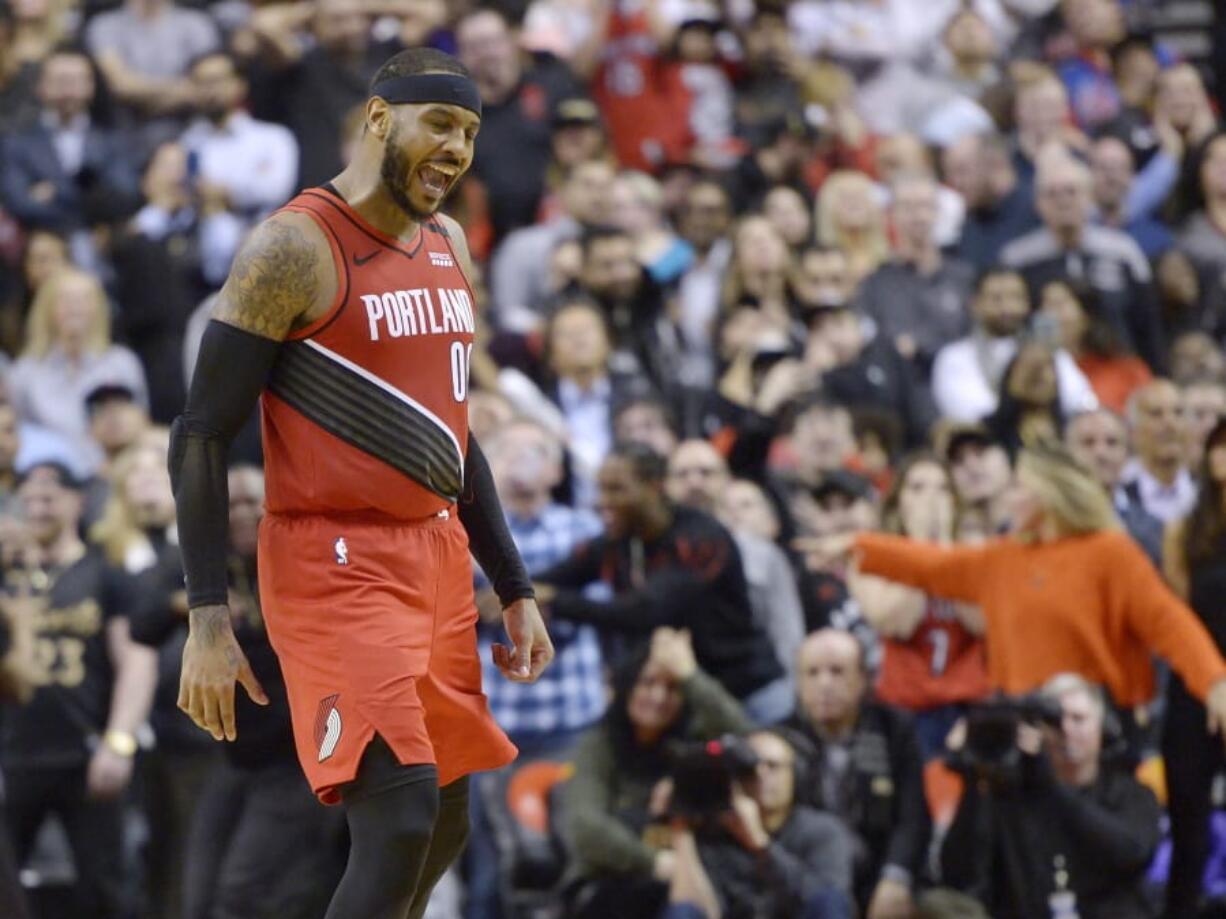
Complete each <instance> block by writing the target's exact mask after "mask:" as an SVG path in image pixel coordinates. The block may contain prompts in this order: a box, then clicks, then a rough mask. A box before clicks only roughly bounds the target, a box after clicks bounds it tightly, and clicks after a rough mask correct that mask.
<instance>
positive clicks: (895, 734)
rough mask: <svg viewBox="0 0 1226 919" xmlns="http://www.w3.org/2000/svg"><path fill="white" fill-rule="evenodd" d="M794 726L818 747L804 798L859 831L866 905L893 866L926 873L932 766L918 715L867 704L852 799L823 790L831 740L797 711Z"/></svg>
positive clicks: (855, 746) (860, 894)
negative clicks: (927, 784) (833, 797)
mask: <svg viewBox="0 0 1226 919" xmlns="http://www.w3.org/2000/svg"><path fill="white" fill-rule="evenodd" d="M788 724H789V726H790V727H792V728H794V729H796V730H797V731H800V732H801V733H802V734H804V735H805V736H806V737H807V738H808V739H809V740H810V741H811V742H812V743H813V744H814V746H815V747H816V748H817V755H816V757H815V759H814V762H813V763H812V764H811V769H812V773H811V775H810V776H809V778H808V781H807V782H805V783H804V786H803V788H800V789H798V790H797V795H798V797H801V798H802V799H803V800H804V801H805V802H806V803H808V804H811V805H813V806H815V807H817V808H819V809H822V810H827V811H830V812H831V813H833V814H835V815H836V816H838V817H841V818H843V821H844V822H845V823H846V824H847V825H848V826H849V827H851V829H852V830H853V831H854V832H855V833H856V834H857V835H858V836H859V838H860V842H861V843H862V846H863V848H862V851H861V852H859V853H858V856H859V858H858V861H857V864H856V866H855V869H856V870H855V892H856V899H857V900H858V901H859V902H860V905H861V907H866V906H867V905H868V901H869V899H870V898H871V896H872V892H873V888H874V887H876V885H877V882H878V880H879V879H880V877H881V872H882V869H883V868H885V866H886V865H894V866H896V867H899V868H904V869H906V870H907V871H908V872H910V874H911V877H912V879H913V880H918V879H919V878H920V876H921V874H922V872H923V868H924V861H925V857H926V855H927V851H928V841H929V839H930V838H931V836H932V820H931V818H930V817H929V815H928V801H927V799H926V798H925V797H924V765H923V758H922V757H921V756H920V750H919V741H918V740H917V739H916V736H915V728H914V726H913V725H912V722H911V717H910V716H909V715H907V714H906V713H905V712H903V711H901V710H899V709H896V708H893V707H892V706H888V705H885V704H883V703H880V702H871V701H870V702H865V703H863V705H862V707H861V709H860V720H859V721H858V722H857V723H856V727H855V730H854V731H853V734H852V740H851V745H850V746H851V763H850V765H849V766H848V780H847V781H848V783H849V785H848V788H847V792H848V793H847V799H846V801H844V802H839V801H826V800H824V798H825V795H824V793H823V791H822V779H821V777H822V774H823V771H824V769H825V768H826V767H825V756H826V749H825V747H826V744H825V743H824V741H823V740H822V739H821V737H819V736H818V734H817V732H816V731H815V730H814V729H813V727H812V726H811V725H810V724H809V722H808V721H807V720H806V719H805V717H804V715H803V714H797V715H794V716H793V717H792V720H791V721H790V722H788Z"/></svg>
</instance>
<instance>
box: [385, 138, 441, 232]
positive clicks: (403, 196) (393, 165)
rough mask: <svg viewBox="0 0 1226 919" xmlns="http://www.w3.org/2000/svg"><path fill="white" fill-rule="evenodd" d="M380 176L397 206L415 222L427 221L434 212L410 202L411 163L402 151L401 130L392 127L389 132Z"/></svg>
mask: <svg viewBox="0 0 1226 919" xmlns="http://www.w3.org/2000/svg"><path fill="white" fill-rule="evenodd" d="M379 176H380V178H382V179H383V187H384V188H386V189H387V193H388V195H390V196H391V199H392V200H393V201H395V202H396V206H397V207H399V208H400V209H401V210H402V211H404V212H405V213H406V214H408V215H409V217H411V218H412V219H414V220H418V221H420V220H425V219H426V218H427V217H429V216H430V215H431V214H433V213H434V211H433V210H430V211H422V210H421V209H420V208H418V207H416V206H415V205H414V204H413V202H412V201H410V200H409V183H410V182H411V181H412V180H413V179H412V176H411V175H410V170H409V162H408V160H407V159H406V158H405V156H404V154H403V153H401V151H400V129H399V127H397V126H396V125H392V129H391V131H390V132H388V135H387V142H386V143H385V144H384V146H383V162H382V164H381V165H380V166H379Z"/></svg>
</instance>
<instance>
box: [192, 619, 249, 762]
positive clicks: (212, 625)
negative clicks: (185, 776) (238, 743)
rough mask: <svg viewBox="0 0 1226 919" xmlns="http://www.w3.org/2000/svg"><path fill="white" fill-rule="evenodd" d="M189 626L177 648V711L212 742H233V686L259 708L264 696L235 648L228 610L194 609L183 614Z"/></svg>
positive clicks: (234, 734) (237, 647)
mask: <svg viewBox="0 0 1226 919" xmlns="http://www.w3.org/2000/svg"><path fill="white" fill-rule="evenodd" d="M189 622H190V623H191V628H190V631H189V632H188V635H187V644H186V645H185V646H184V648H183V668H182V670H181V672H180V675H179V708H181V709H183V711H185V712H187V714H188V716H189V717H190V718H191V719H192V721H194V722H196V724H197V726H198V727H201V728H203V729H204V730H206V731H208V732H209V733H210V734H212V735H213V739H214V740H221V739H222V738H223V737H224V738H225V739H226V740H233V739H234V738H235V736H236V735H237V732H236V731H235V728H234V683H235V681H237V682H239V683H242V684H243V688H244V689H246V690H247V695H249V696H250V697H251V700H252V701H253V702H257V703H259V704H260V705H267V704H268V696H266V695H265V694H264V689H263V688H262V687H261V686H260V684H259V681H258V680H256V678H255V674H254V673H252V672H251V665H250V664H249V663H248V662H247V656H246V655H245V654H243V650H242V648H240V647H239V646H238V639H236V638H235V637H234V629H233V627H232V626H231V625H230V610H229V609H228V608H227V607H225V606H224V605H217V606H200V607H197V608H196V609H194V610H192V611H191V613H190V614H189Z"/></svg>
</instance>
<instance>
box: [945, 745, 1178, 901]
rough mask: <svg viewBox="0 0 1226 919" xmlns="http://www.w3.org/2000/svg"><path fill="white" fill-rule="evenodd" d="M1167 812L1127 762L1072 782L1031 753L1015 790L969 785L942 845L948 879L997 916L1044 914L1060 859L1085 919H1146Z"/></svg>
mask: <svg viewBox="0 0 1226 919" xmlns="http://www.w3.org/2000/svg"><path fill="white" fill-rule="evenodd" d="M1159 816H1160V812H1159V808H1158V802H1157V800H1155V798H1154V796H1153V793H1152V792H1151V791H1150V790H1149V789H1148V788H1145V787H1144V786H1143V785H1141V784H1140V783H1139V782H1137V781H1136V779H1134V778H1133V777H1132V776H1131V775H1130V774H1129V773H1128V772H1127V771H1126V770H1125V769H1123V768H1120V767H1118V766H1114V765H1111V764H1104V767H1103V769H1102V771H1101V772H1100V774H1099V777H1098V780H1097V781H1096V782H1095V783H1094V784H1093V785H1090V786H1089V787H1086V788H1071V787H1069V786H1067V785H1064V784H1062V783H1060V782H1059V781H1058V780H1057V778H1056V777H1055V775H1054V773H1053V772H1052V769H1051V766H1050V764H1049V763H1048V761H1047V759H1046V757H1043V758H1036V757H1031V758H1028V760H1027V761H1026V762H1025V766H1024V768H1023V777H1022V782H1021V784H1020V785H1019V786H1018V787H1016V788H1012V789H1002V790H994V791H990V792H985V791H984V790H983V789H982V788H980V787H979V784H978V783H977V782H975V781H968V782H967V785H966V792H965V793H964V795H963V797H962V801H961V804H960V805H959V807H958V813H957V815H956V816H955V817H954V822H953V825H952V826H950V828H949V834H948V835H947V836H946V837H945V842H944V844H943V846H942V848H941V874H942V881H943V882H944V883H945V884H946V885H949V886H952V887H956V888H957V889H959V890H963V891H965V892H967V893H969V894H971V895H972V896H974V897H975V898H976V899H978V900H979V901H980V902H981V903H983V904H984V906H985V907H986V908H987V910H988V912H989V913H990V914H991V915H992V916H993V917H995V919H1032V917H1035V916H1042V917H1046V916H1049V915H1050V914H1051V910H1050V906H1049V902H1048V901H1049V897H1050V896H1051V895H1052V893H1053V891H1054V890H1055V889H1056V888H1055V878H1054V875H1055V871H1056V870H1057V869H1056V866H1057V860H1060V863H1061V864H1062V866H1063V869H1064V871H1066V872H1067V874H1068V881H1067V883H1068V889H1071V890H1072V892H1073V893H1074V894H1075V896H1076V898H1077V903H1076V905H1077V915H1078V916H1080V917H1081V919H1148V917H1150V916H1152V915H1153V913H1152V911H1151V909H1150V907H1149V904H1148V902H1147V900H1146V898H1145V895H1144V892H1143V889H1142V885H1143V881H1144V878H1145V869H1146V867H1147V865H1148V864H1149V860H1150V857H1151V856H1152V855H1153V852H1154V849H1155V848H1156V847H1157V845H1158V840H1159V829H1158V819H1159Z"/></svg>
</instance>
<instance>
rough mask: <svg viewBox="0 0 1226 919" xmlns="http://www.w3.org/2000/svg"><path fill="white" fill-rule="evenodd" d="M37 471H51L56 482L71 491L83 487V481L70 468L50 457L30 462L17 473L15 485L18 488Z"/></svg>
mask: <svg viewBox="0 0 1226 919" xmlns="http://www.w3.org/2000/svg"><path fill="white" fill-rule="evenodd" d="M38 472H49V473H51V474H52V475H54V476H55V480H56V482H57V483H58V484H59V485H60V486H61V487H62V488H67V489H70V490H71V491H80V490H81V489H82V488H84V487H85V483H84V482H82V481H81V480H80V479H79V478H77V476H76V475H75V474H74V473H73V471H72V470H71V469H69V468H68V467H67V466H65V465H64V464H63V463H61V462H60V461H59V460H50V459H46V460H39V461H38V462H35V463H31V464H30V465H28V466H26V467H25V468H24V469H22V470H21V472H20V473H18V475H17V487H18V488H20V487H21V486H22V485H24V484H25V483H26V482H28V481H29V480H30V478H31V477H32V476H33V475H34V474H35V473H38Z"/></svg>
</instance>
